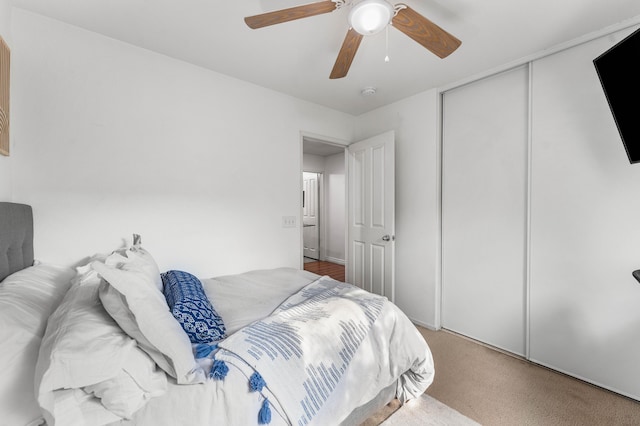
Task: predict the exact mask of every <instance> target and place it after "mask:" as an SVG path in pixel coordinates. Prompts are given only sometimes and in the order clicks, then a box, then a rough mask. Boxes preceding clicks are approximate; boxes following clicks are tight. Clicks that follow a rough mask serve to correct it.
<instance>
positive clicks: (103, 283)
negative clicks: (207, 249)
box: [0, 203, 434, 426]
mask: <svg viewBox="0 0 640 426" xmlns="http://www.w3.org/2000/svg"><path fill="white" fill-rule="evenodd" d="M0 325H1V327H0V339H2V342H3V350H2V352H1V353H0V362H2V368H3V374H2V376H1V379H0V424H2V425H5V424H6V425H12V426H13V425H41V424H47V425H48V426H54V425H63V426H73V425H83V426H84V425H94V426H100V425H138V426H147V425H149V426H150V425H158V424H171V425H189V426H198V425H258V424H269V425H273V426H278V425H292V424H296V425H306V424H317V425H358V424H360V423H361V422H362V421H363V420H365V419H366V418H367V417H369V416H370V415H371V414H372V413H373V412H375V411H376V410H378V409H379V408H381V407H383V406H384V405H385V404H387V403H388V402H390V401H391V400H392V399H394V398H397V399H399V400H400V402H402V403H404V402H406V401H408V400H410V399H413V398H416V397H418V396H419V395H420V394H422V393H423V392H424V391H425V390H426V388H427V387H428V386H429V385H430V384H431V382H432V381H433V377H434V365H433V359H432V356H431V352H430V350H429V347H428V345H427V343H426V342H425V341H424V339H423V337H422V336H421V335H420V333H419V332H418V331H417V329H416V328H415V326H414V325H413V324H412V323H411V322H410V321H409V319H408V318H407V317H406V315H404V314H403V313H402V312H401V311H400V309H398V308H397V307H396V306H395V305H394V304H392V303H391V302H389V301H388V300H387V299H386V298H383V297H380V296H377V295H374V294H371V293H368V292H366V291H364V290H361V289H359V288H357V287H355V286H352V285H350V284H347V283H343V282H339V281H336V280H333V279H331V278H330V277H326V276H324V277H323V276H319V275H316V274H313V273H310V272H307V271H302V270H297V269H294V268H275V269H270V270H255V271H248V272H245V273H242V274H236V275H228V276H220V277H215V278H198V277H195V276H193V275H192V274H190V273H189V272H188V271H181V270H170V271H160V269H159V267H158V265H157V264H156V262H155V260H154V259H153V256H152V255H151V254H150V253H149V252H148V251H147V250H146V249H145V248H144V246H143V245H142V242H141V240H140V237H139V236H134V237H133V239H132V242H131V244H130V246H128V247H124V248H116V249H114V251H113V252H110V253H107V254H90V255H89V254H88V258H87V260H85V261H83V262H81V264H80V265H78V266H76V267H74V268H69V267H62V266H56V265H49V264H46V263H43V262H38V261H37V260H34V250H33V214H32V210H31V207H30V206H27V205H22V204H15V203H0Z"/></svg>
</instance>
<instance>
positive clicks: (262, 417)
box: [258, 398, 271, 425]
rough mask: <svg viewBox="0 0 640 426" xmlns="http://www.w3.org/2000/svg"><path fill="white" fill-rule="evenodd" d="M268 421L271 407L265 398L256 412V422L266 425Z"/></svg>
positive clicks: (269, 421) (269, 420)
mask: <svg viewBox="0 0 640 426" xmlns="http://www.w3.org/2000/svg"><path fill="white" fill-rule="evenodd" d="M268 423H271V408H269V400H268V399H267V398H265V399H264V401H263V402H262V408H261V409H260V412H259V413H258V424H261V425H266V424H268Z"/></svg>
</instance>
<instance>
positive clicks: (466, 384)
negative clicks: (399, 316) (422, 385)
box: [418, 327, 640, 426]
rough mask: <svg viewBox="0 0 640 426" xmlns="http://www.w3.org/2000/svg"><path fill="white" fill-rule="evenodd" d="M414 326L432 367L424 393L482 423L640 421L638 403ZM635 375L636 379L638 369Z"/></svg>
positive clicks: (557, 424) (488, 425) (451, 335)
mask: <svg viewBox="0 0 640 426" xmlns="http://www.w3.org/2000/svg"><path fill="white" fill-rule="evenodd" d="M418 329H419V331H420V332H421V333H422V335H423V336H424V337H425V339H426V341H427V342H428V344H429V346H430V348H431V351H432V353H433V356H434V362H435V366H436V375H435V380H434V382H433V384H432V385H431V386H430V387H429V389H427V392H426V393H427V394H428V395H430V396H433V397H434V398H436V399H437V400H439V401H440V402H442V403H444V404H446V405H448V406H449V407H451V408H453V409H454V410H457V411H459V412H460V413H462V414H463V415H465V416H467V417H469V418H471V419H473V420H475V421H477V422H479V423H481V424H482V425H485V426H492V425H499V426H500V425H509V426H511V425H531V426H535V425H545V426H547V425H553V426H561V425H581V426H590V425H598V426H599V425H603V426H604V425H606V426H617V425H640V403H639V402H637V401H634V400H632V399H629V398H626V397H623V396H620V395H618V394H615V393H613V392H610V391H607V390H605V389H602V388H599V387H596V386H593V385H591V384H588V383H585V382H583V381H580V380H576V379H574V378H571V377H569V376H566V375H564V374H561V373H557V372H555V371H552V370H550V369H547V368H544V367H541V366H538V365H535V364H533V363H530V362H528V361H526V360H523V359H520V358H517V357H513V356H511V355H507V354H505V353H502V352H499V351H496V350H494V349H492V348H489V347H486V346H484V345H481V344H478V343H477V342H475V341H472V340H470V339H467V338H465V337H462V336H459V335H457V334H454V333H451V332H447V331H431V330H428V329H425V328H422V327H418ZM634 374H637V375H638V380H640V369H639V370H638V371H636V372H635V373H634Z"/></svg>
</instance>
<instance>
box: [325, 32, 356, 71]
mask: <svg viewBox="0 0 640 426" xmlns="http://www.w3.org/2000/svg"><path fill="white" fill-rule="evenodd" d="M362 37H363V35H362V34H359V33H358V32H356V30H354V29H353V28H349V31H348V32H347V36H346V37H345V38H344V41H343V42H342V47H341V48H340V52H339V53H338V58H337V59H336V63H335V64H334V65H333V70H331V75H330V76H329V78H331V79H336V78H342V77H345V76H346V75H347V73H348V72H349V68H350V67H351V63H352V62H353V58H354V57H355V56H356V52H357V51H358V47H359V46H360V42H361V41H362Z"/></svg>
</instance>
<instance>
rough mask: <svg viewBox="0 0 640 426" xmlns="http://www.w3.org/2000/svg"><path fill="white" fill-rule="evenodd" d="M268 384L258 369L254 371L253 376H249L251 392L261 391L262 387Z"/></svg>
mask: <svg viewBox="0 0 640 426" xmlns="http://www.w3.org/2000/svg"><path fill="white" fill-rule="evenodd" d="M266 385H267V384H266V383H265V381H264V379H263V378H262V376H261V375H260V373H258V372H257V371H256V372H254V373H253V374H252V375H251V377H249V388H251V392H256V391H257V392H261V391H262V388H263V387H265V386H266Z"/></svg>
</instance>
